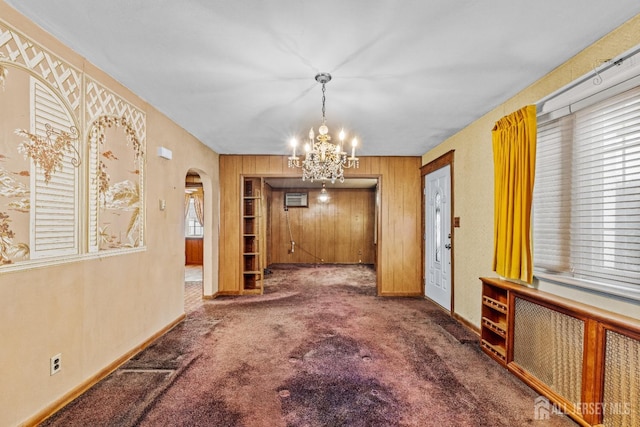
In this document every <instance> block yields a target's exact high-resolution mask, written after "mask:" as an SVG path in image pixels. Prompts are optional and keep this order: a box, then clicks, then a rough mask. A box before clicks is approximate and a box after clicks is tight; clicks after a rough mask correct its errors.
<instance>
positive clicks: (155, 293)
mask: <svg viewBox="0 0 640 427" xmlns="http://www.w3.org/2000/svg"><path fill="white" fill-rule="evenodd" d="M0 19H3V20H4V21H5V22H7V23H8V24H9V25H11V26H12V27H15V28H17V29H18V30H20V31H21V32H23V33H25V34H26V35H27V36H28V37H30V38H32V39H34V40H35V41H36V42H38V43H40V44H42V45H44V46H45V47H47V48H49V49H50V50H52V51H54V52H55V53H57V54H59V55H60V56H62V57H63V58H64V59H65V60H67V61H68V62H70V63H72V64H74V65H75V66H77V67H79V68H81V69H84V70H85V71H86V72H87V73H88V74H90V75H91V76H93V77H94V78H96V79H97V80H99V81H100V82H101V83H103V84H105V85H106V86H107V87H109V88H110V89H112V90H113V91H115V92H117V93H118V94H120V95H121V96H123V97H124V98H126V99H127V100H129V101H130V102H132V103H133V104H135V105H136V106H138V107H140V108H141V109H143V110H144V111H145V112H146V114H147V141H146V144H147V147H146V152H147V161H146V170H145V187H146V188H145V191H146V201H147V205H146V250H142V251H139V252H136V253H130V254H126V255H117V256H102V257H100V258H97V259H92V260H85V261H76V262H70V263H67V264H60V265H56V266H51V267H41V268H34V269H30V270H26V271H14V272H6V271H5V272H2V271H0V346H1V348H2V350H0V364H1V366H2V378H1V379H0V425H1V426H13V425H19V424H20V423H22V422H24V421H25V420H27V419H30V418H31V417H33V416H34V415H37V414H38V413H40V412H41V411H42V410H43V409H44V408H46V407H47V406H48V405H50V404H52V403H54V402H56V401H57V400H58V399H60V398H61V397H63V396H64V395H65V394H67V393H69V392H70V391H72V390H74V389H75V388H76V387H78V386H79V385H81V384H82V383H83V382H85V381H86V380H87V379H88V378H90V377H91V376H93V375H95V374H96V373H97V372H99V371H100V370H102V369H104V368H105V367H107V366H109V365H110V364H112V363H113V362H114V361H115V360H117V359H118V358H120V357H121V356H122V355H124V354H126V353H128V352H129V351H131V350H132V349H134V348H136V347H137V346H138V345H140V344H141V343H143V342H144V341H146V340H147V339H148V338H149V337H151V336H153V335H154V334H155V333H156V332H158V331H160V330H162V329H163V328H164V327H165V326H167V325H169V324H171V323H172V322H174V321H175V320H176V319H178V318H180V316H181V315H182V314H183V313H184V297H183V292H184V237H183V236H184V226H183V224H184V219H183V212H184V211H183V203H184V201H183V200H184V181H185V175H186V172H187V170H189V169H190V168H193V169H196V170H198V171H200V172H201V173H202V175H203V180H204V189H205V197H206V206H205V215H206V221H205V222H206V224H205V229H206V234H205V239H206V242H205V257H207V260H205V276H206V281H207V285H206V288H207V289H205V293H208V294H213V293H215V292H216V290H217V274H213V271H217V259H218V243H217V238H218V234H217V233H218V222H217V218H218V217H219V214H218V212H219V178H218V155H217V154H216V153H214V152H213V151H211V150H210V149H208V148H207V147H205V146H204V145H203V144H202V143H200V142H199V141H198V140H196V139H195V138H194V137H193V136H191V135H190V134H188V133H187V132H186V131H184V130H183V129H182V128H180V127H178V126H177V125H175V124H174V123H173V122H171V121H170V120H169V119H167V118H166V117H165V116H163V115H162V114H160V113H159V112H158V111H156V110H154V109H153V108H150V107H149V106H148V105H147V104H146V103H145V102H143V101H142V100H140V99H139V98H137V97H136V96H135V95H133V94H132V93H131V92H129V91H127V90H126V89H125V88H123V87H122V86H121V85H119V84H118V83H117V82H115V81H114V80H113V79H111V78H109V77H108V76H106V75H105V74H104V73H102V72H100V71H99V70H97V69H96V68H95V67H93V66H92V65H91V64H89V63H87V62H85V61H84V60H83V59H82V58H81V57H79V56H78V55H76V54H74V53H73V52H71V51H70V50H69V49H68V48H66V47H64V46H62V45H61V44H60V43H59V42H57V41H56V40H53V39H52V38H51V37H50V36H48V35H47V34H46V33H44V32H43V31H41V30H40V29H38V28H37V27H35V25H33V24H32V23H31V22H29V21H27V20H26V19H24V18H23V17H22V16H20V15H19V14H17V13H16V12H15V11H14V10H13V9H11V8H10V7H9V6H7V5H6V4H5V3H3V2H0ZM0 96H2V95H1V94H0ZM158 146H164V147H167V148H169V149H171V150H172V151H173V160H165V159H161V158H159V157H158V156H157V155H156V152H157V147H158ZM161 199H163V200H166V206H167V207H166V210H164V211H160V209H159V200H161ZM57 353H62V370H61V372H59V373H58V374H56V375H54V376H50V375H49V358H50V357H51V356H53V355H54V354H57Z"/></svg>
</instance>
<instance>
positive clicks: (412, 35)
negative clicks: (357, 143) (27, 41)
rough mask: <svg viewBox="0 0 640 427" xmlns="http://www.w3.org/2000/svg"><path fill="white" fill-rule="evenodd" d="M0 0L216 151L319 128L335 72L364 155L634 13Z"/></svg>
mask: <svg viewBox="0 0 640 427" xmlns="http://www.w3.org/2000/svg"><path fill="white" fill-rule="evenodd" d="M6 2H7V3H9V4H10V5H12V6H13V7H15V8H16V9H17V10H19V11H20V12H22V13H23V14H25V15H26V16H27V17H29V18H31V19H32V20H33V21H35V22H36V23H38V24H39V25H40V26H42V27H43V28H44V29H45V30H47V31H48V32H50V33H51V34H53V35H54V36H56V37H57V38H58V39H60V40H61V41H62V42H64V43H65V44H67V45H68V46H70V47H71V48H73V49H74V50H75V51H77V52H78V53H80V54H81V55H83V56H84V57H86V58H87V59H88V60H89V61H91V62H92V63H94V64H95V65H97V66H98V67H100V68H101V69H103V70H104V71H106V72H107V73H109V74H110V75H112V76H113V77H114V78H116V79H117V80H118V81H120V82H121V83H122V84H124V85H125V86H127V87H128V88H130V89H131V90H133V91H134V92H135V93H137V94H138V95H140V96H141V97H142V98H143V99H145V100H146V101H147V102H149V103H150V104H152V105H153V106H155V107H156V108H157V109H158V110H160V111H162V112H163V113H165V114H166V115H167V116H169V117H170V118H171V119H173V120H174V121H175V122H177V123H178V124H180V125H181V126H182V127H184V128H185V129H186V130H188V131H189V132H191V133H192V134H193V135H194V136H196V137H197V138H199V139H200V140H201V141H202V142H204V143H205V144H207V145H208V146H210V147H211V148H212V149H214V150H215V151H217V152H218V153H221V154H288V152H289V146H288V140H289V139H290V138H291V137H292V136H298V138H300V139H302V138H303V137H304V136H305V135H306V134H307V133H308V131H309V128H310V127H311V126H314V127H316V128H317V126H318V124H319V121H320V118H321V97H322V93H321V87H320V85H319V84H318V83H316V82H315V80H314V76H315V75H316V73H318V72H329V73H331V74H332V76H333V80H332V81H331V82H330V83H328V84H327V92H326V96H327V99H326V111H327V113H326V115H327V124H328V126H329V128H330V129H331V130H339V129H340V128H341V127H343V126H344V128H345V130H346V131H347V132H348V133H349V134H350V135H351V136H358V137H359V139H360V140H361V142H362V143H361V149H360V150H359V155H365V156H366V155H422V154H424V153H425V152H427V151H428V150H429V149H431V148H432V147H434V146H436V145H437V144H439V143H440V142H442V141H443V140H444V139H446V138H447V137H448V136H450V135H452V134H454V133H455V132H457V131H458V130H460V129H461V128H463V127H465V126H466V125H468V124H469V123H471V122H472V121H473V120H475V119H477V118H478V117H480V116H482V115H483V114H485V113H486V112H488V111H490V110H491V109H493V108H494V107H495V106H497V105H499V104H500V103H502V102H503V101H505V100H507V99H508V98H510V97H511V96H513V95H514V94H516V93H517V92H519V91H520V90H522V89H524V88H525V87H527V86H528V85H530V84H531V83H533V82H534V81H536V80H537V79H539V78H540V77H542V76H543V75H545V74H546V73H548V72H549V71H551V70H552V69H554V68H555V67H557V66H558V65H560V64H562V63H563V62H564V61H566V60H567V59H569V58H570V57H572V56H573V55H575V54H576V53H578V52H579V51H581V50H582V49H584V48H585V47H587V46H589V45H590V44H592V43H593V42H594V41H596V40H598V39H599V38H600V37H602V36H603V35H605V34H606V33H608V32H610V31H611V30H612V29H614V28H616V27H617V26H619V25H620V24H622V23H624V22H625V21H627V20H628V19H630V18H631V17H633V16H634V15H636V14H638V13H640V2H639V1H638V0H616V1H611V2H605V1H602V0H538V1H535V2H525V1H518V0H488V1H477V0H458V1H451V0H403V1H396V0H386V1H385V0H350V1H345V0H326V1H324V2H319V1H306V0H270V1H266V0H265V1H260V0H234V1H225V0H180V1H176V0H108V1H105V0H6ZM639 31H640V29H639ZM603 59H608V58H594V66H595V65H597V64H598V62H597V61H602V60H603ZM489 131H490V129H487V132H489Z"/></svg>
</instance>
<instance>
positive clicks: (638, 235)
mask: <svg viewBox="0 0 640 427" xmlns="http://www.w3.org/2000/svg"><path fill="white" fill-rule="evenodd" d="M536 165H537V166H536V182H535V189H534V218H533V223H534V268H535V270H536V272H545V273H551V274H552V275H555V276H557V277H558V278H559V279H560V280H561V279H562V278H563V277H567V278H571V279H575V280H578V281H584V282H585V283H589V284H590V285H593V284H596V285H601V290H603V291H606V289H607V287H610V286H613V287H617V288H627V289H628V288H630V287H631V288H637V289H640V87H636V88H634V89H631V90H628V91H626V92H624V93H622V94H619V95H616V96H613V97H610V98H608V99H606V100H603V101H599V102H597V103H595V104H592V105H590V106H588V107H586V108H583V109H581V110H579V111H576V112H574V113H571V114H569V115H566V116H564V117H561V118H558V119H555V120H552V121H547V122H544V123H542V124H539V127H538V150H537V163H536ZM590 288H591V289H594V287H593V286H590Z"/></svg>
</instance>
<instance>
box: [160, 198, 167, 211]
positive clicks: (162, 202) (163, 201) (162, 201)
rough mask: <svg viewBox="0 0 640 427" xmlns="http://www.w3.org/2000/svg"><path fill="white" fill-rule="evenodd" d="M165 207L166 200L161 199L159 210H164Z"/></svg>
mask: <svg viewBox="0 0 640 427" xmlns="http://www.w3.org/2000/svg"><path fill="white" fill-rule="evenodd" d="M166 207H167V201H166V200H163V199H161V200H160V210H161V211H163V210H165V208H166Z"/></svg>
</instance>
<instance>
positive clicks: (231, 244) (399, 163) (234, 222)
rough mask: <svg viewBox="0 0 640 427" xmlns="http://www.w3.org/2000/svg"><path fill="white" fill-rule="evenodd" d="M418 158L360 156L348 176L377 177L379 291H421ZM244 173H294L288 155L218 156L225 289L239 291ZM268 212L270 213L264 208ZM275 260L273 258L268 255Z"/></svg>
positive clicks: (221, 277) (221, 278) (222, 285)
mask: <svg viewBox="0 0 640 427" xmlns="http://www.w3.org/2000/svg"><path fill="white" fill-rule="evenodd" d="M421 164H422V163H421V158H420V157H362V158H360V168H359V169H355V170H352V169H348V170H347V171H346V173H345V175H346V176H350V177H374V178H379V180H380V181H379V182H380V189H379V197H378V200H377V208H378V212H379V217H378V245H377V257H376V259H377V262H376V271H377V281H378V294H379V295H389V296H391V295H420V294H421V292H422V291H421V289H422V286H421V284H422V277H421V276H422V268H421V266H422V262H423V261H422V259H421V258H422V257H421V246H420V245H421V239H420V234H421V229H420V227H421V211H422V208H421V205H422V202H421V195H420V188H421V181H420V179H421V178H420V166H421ZM243 176H263V177H295V176H300V170H294V169H289V168H288V167H287V157H286V156H236V155H221V156H220V193H221V208H220V269H219V282H220V293H221V294H233V293H239V292H240V271H241V270H240V261H241V256H240V240H241V236H240V205H241V199H240V197H241V192H240V189H241V187H240V185H241V179H242V177H243ZM265 214H266V213H265ZM270 261H273V260H270Z"/></svg>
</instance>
